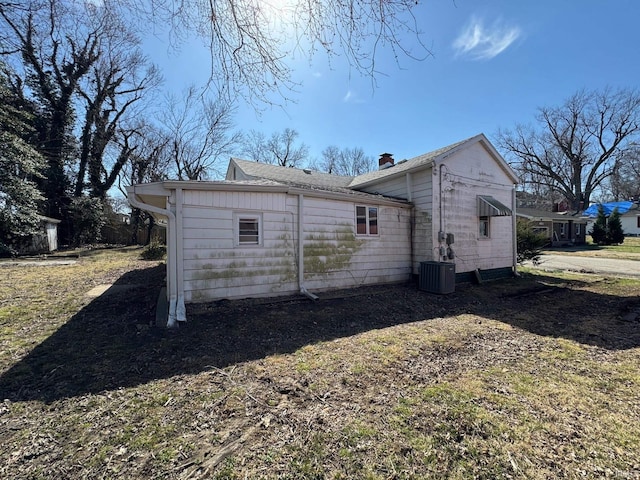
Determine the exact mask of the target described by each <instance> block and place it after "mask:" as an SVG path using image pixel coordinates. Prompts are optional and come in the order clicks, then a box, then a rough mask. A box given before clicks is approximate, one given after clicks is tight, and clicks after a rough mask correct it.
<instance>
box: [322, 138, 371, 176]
mask: <svg viewBox="0 0 640 480" xmlns="http://www.w3.org/2000/svg"><path fill="white" fill-rule="evenodd" d="M312 167H313V168H316V169H317V170H321V171H324V172H328V173H333V174H335V175H346V176H356V175H362V174H363V173H367V172H370V171H372V170H374V169H375V168H376V165H375V160H374V158H373V157H371V156H368V155H366V154H365V153H364V150H363V149H362V148H360V147H354V148H342V149H340V148H338V147H336V146H335V145H330V146H328V147H327V148H325V149H324V150H323V151H322V158H321V159H320V161H318V162H316V163H315V164H314V165H312Z"/></svg>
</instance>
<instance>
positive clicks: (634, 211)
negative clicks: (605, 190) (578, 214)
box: [582, 200, 640, 237]
mask: <svg viewBox="0 0 640 480" xmlns="http://www.w3.org/2000/svg"><path fill="white" fill-rule="evenodd" d="M601 206H602V208H603V210H604V214H605V216H606V217H609V216H610V215H611V213H612V212H613V210H614V209H617V210H618V213H619V214H620V224H621V225H622V231H623V232H624V234H625V236H629V237H636V236H639V235H640V211H639V209H638V202H633V201H630V200H626V201H622V202H607V203H594V204H592V205H590V206H589V208H587V209H586V210H585V211H584V212H583V213H582V215H583V216H584V217H586V220H587V222H588V227H587V228H588V229H589V231H591V229H592V228H593V224H594V223H595V221H596V218H597V217H598V211H599V208H600V207H601Z"/></svg>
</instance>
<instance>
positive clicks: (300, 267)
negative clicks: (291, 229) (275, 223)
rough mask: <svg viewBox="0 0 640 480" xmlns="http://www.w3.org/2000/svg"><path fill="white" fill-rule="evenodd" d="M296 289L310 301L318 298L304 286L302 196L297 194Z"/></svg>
mask: <svg viewBox="0 0 640 480" xmlns="http://www.w3.org/2000/svg"><path fill="white" fill-rule="evenodd" d="M298 287H299V288H300V293H301V294H303V295H304V296H306V297H309V298H310V299H311V300H317V299H318V297H317V296H316V295H314V294H313V293H311V292H310V291H308V290H307V288H306V287H305V286H304V195H303V194H302V193H300V194H298Z"/></svg>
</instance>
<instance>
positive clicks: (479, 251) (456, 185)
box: [434, 143, 513, 272]
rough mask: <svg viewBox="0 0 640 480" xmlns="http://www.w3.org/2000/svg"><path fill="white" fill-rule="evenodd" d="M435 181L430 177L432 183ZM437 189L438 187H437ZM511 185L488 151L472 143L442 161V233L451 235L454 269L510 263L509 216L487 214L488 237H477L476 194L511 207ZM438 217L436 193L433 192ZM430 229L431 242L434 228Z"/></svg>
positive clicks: (491, 266)
mask: <svg viewBox="0 0 640 480" xmlns="http://www.w3.org/2000/svg"><path fill="white" fill-rule="evenodd" d="M435 181H437V180H434V182H435ZM436 188H438V190H439V186H437V187H436ZM512 189H513V185H512V184H511V181H510V179H509V177H508V176H507V174H506V173H505V172H504V170H502V168H500V166H499V164H498V163H497V162H495V161H494V160H493V158H492V157H491V156H490V154H489V152H488V151H487V150H485V149H484V147H482V145H481V144H479V143H476V144H473V145H471V146H470V147H469V148H467V149H465V150H462V151H460V152H458V153H456V154H454V155H452V156H451V157H450V158H448V159H447V160H446V162H445V166H444V167H443V168H442V216H443V225H444V232H445V233H452V234H454V237H455V243H454V244H453V246H452V247H453V250H454V252H455V263H456V272H469V271H473V270H475V269H476V268H478V269H480V270H487V269H494V268H505V267H510V266H511V265H512V264H513V224H512V222H513V219H512V217H511V216H503V217H491V219H490V238H488V239H482V238H480V237H479V217H478V210H477V208H478V207H477V196H478V195H490V196H492V197H494V198H495V199H496V200H498V201H500V202H502V203H503V204H504V205H506V206H508V207H509V208H511V198H512ZM435 197H436V199H435V204H434V208H435V213H434V217H435V222H439V220H438V212H439V201H438V199H437V197H438V192H436V194H435ZM435 222H434V223H435ZM438 228H439V223H438V227H436V228H434V232H435V234H434V244H435V245H436V248H437V246H438V243H437V229H438Z"/></svg>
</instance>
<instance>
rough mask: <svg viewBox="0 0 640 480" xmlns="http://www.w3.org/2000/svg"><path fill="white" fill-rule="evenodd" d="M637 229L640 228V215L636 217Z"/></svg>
mask: <svg viewBox="0 0 640 480" xmlns="http://www.w3.org/2000/svg"><path fill="white" fill-rule="evenodd" d="M636 221H637V222H638V223H637V227H638V228H640V215H639V216H637V217H636Z"/></svg>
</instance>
